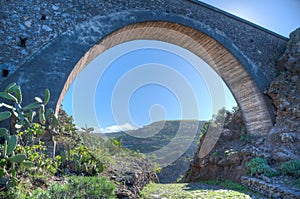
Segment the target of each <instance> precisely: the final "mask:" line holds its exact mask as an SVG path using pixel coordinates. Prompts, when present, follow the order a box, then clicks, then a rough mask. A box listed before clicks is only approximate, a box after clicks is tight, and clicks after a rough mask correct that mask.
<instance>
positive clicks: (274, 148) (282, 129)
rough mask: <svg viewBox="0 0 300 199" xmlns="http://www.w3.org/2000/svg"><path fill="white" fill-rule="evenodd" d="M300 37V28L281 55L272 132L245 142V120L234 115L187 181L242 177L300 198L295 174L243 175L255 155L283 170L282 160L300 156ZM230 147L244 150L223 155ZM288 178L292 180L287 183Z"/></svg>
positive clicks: (259, 187)
mask: <svg viewBox="0 0 300 199" xmlns="http://www.w3.org/2000/svg"><path fill="white" fill-rule="evenodd" d="M299 41H300V29H297V30H296V31H295V32H293V33H291V39H290V41H289V43H288V48H287V50H286V52H285V53H284V55H283V56H282V57H281V58H280V61H279V65H281V66H280V67H281V69H280V70H281V71H280V72H281V74H279V75H278V77H277V78H275V79H274V81H273V82H272V83H271V85H270V88H269V89H268V92H267V93H268V94H269V96H270V97H271V99H272V100H273V102H274V105H275V107H276V109H277V112H276V113H277V114H276V116H277V117H276V124H275V125H274V126H273V127H272V128H271V130H270V131H269V134H268V135H266V136H263V137H260V138H258V139H255V140H253V139H251V140H249V141H250V142H248V143H246V144H244V145H241V143H240V142H238V141H237V139H238V137H240V136H243V134H241V127H242V126H243V123H242V120H241V117H240V119H238V117H237V118H233V120H232V121H231V123H229V124H228V125H227V126H225V129H223V131H222V135H221V137H220V139H219V141H218V142H217V144H216V145H215V147H214V149H213V151H212V152H211V153H210V154H209V155H208V156H207V157H204V158H199V157H198V156H197V154H196V155H195V158H194V161H193V162H192V163H191V167H190V169H189V170H188V172H187V173H186V175H185V178H184V180H185V181H188V182H189V181H192V182H195V181H199V180H208V179H215V178H216V177H219V178H225V179H232V180H235V181H240V180H241V182H242V183H243V184H244V185H246V186H249V188H251V189H253V190H256V191H259V192H261V193H263V194H265V195H266V196H268V197H272V198H300V190H299V188H296V187H293V188H291V184H292V185H295V180H296V179H294V178H289V177H286V176H279V177H272V178H267V177H265V176H263V175H260V176H256V178H253V177H242V178H241V176H242V175H245V174H246V168H245V162H247V161H249V160H250V158H253V157H262V158H265V159H266V160H267V162H268V164H269V165H270V166H271V167H272V168H273V169H276V170H277V171H280V166H281V164H282V163H284V162H287V161H289V160H299V159H300V150H299V149H300V117H299V109H300V101H299V100H300V92H299V91H300V82H299V71H298V69H297V66H296V65H297V63H298V61H297V60H299V59H300V54H299V52H300V46H299ZM291 57H292V59H290V58H291ZM291 60H292V61H291ZM280 67H278V68H280ZM237 116H238V115H237ZM233 132H234V133H233ZM234 135H235V137H234ZM236 136H237V137H236ZM241 138H242V137H240V139H239V140H241ZM232 143H235V144H234V145H233V144H232ZM201 144H202V143H200V147H201ZM226 148H231V149H234V150H233V151H236V150H240V152H239V153H236V156H235V154H233V156H228V157H226V156H225V155H223V154H224V153H225V152H226V150H225V149H226ZM229 157H230V158H229ZM228 171H230V172H228ZM230 174H231V175H230ZM257 178H259V179H257ZM281 178H283V179H281ZM280 179H281V180H280ZM287 181H288V182H290V184H287V183H284V182H287Z"/></svg>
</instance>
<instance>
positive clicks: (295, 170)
mask: <svg viewBox="0 0 300 199" xmlns="http://www.w3.org/2000/svg"><path fill="white" fill-rule="evenodd" d="M280 169H281V172H282V173H283V174H284V175H290V176H293V177H295V178H299V179H300V160H290V161H288V162H284V163H283V164H281V167H280ZM299 179H298V181H299Z"/></svg>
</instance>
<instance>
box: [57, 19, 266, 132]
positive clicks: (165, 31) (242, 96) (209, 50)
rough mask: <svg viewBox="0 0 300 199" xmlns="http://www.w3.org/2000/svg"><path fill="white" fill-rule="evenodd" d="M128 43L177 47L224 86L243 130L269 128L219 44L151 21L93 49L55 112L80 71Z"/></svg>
mask: <svg viewBox="0 0 300 199" xmlns="http://www.w3.org/2000/svg"><path fill="white" fill-rule="evenodd" d="M132 40H159V41H164V42H168V43H172V44H175V45H178V46H181V47H183V48H185V49H187V50H189V51H191V52H193V53H194V54H196V55H197V56H199V57H200V58H201V59H203V60H204V61H205V62H207V63H208V64H209V65H210V66H211V67H212V68H213V69H214V70H215V71H216V72H217V73H218V74H219V75H220V76H221V78H222V79H223V80H224V81H225V82H226V84H227V85H228V87H229V88H230V90H231V91H232V93H233V95H234V97H235V99H236V100H237V103H238V104H239V106H240V108H241V110H242V113H243V116H244V120H245V123H246V127H247V130H248V131H249V132H250V133H252V134H255V135H256V134H257V135H259V134H262V133H265V132H266V130H267V129H268V128H269V127H270V126H271V125H272V123H271V120H270V115H269V112H268V110H267V108H266V105H265V102H264V99H263V97H262V95H261V93H260V91H259V89H258V87H257V86H256V84H255V82H254V80H253V79H252V78H251V76H250V75H249V73H248V72H247V71H246V69H245V68H244V67H243V66H242V64H241V63H240V62H239V61H238V60H237V59H236V58H235V57H234V56H233V55H232V54H231V53H230V52H229V51H228V50H227V49H226V48H225V47H224V46H222V45H221V44H220V43H219V42H217V41H216V40H215V39H213V38H211V37H209V36H208V35H206V34H204V33H202V32H200V31H197V30H195V29H192V28H190V27H187V26H183V25H180V24H178V23H171V22H163V21H151V22H142V23H135V24H131V25H127V26H125V27H123V28H121V29H119V30H117V31H115V32H113V33H111V34H110V35H108V36H107V37H105V38H103V39H102V40H101V41H100V42H99V43H98V44H96V45H95V46H93V47H92V48H91V49H90V50H89V51H88V52H87V53H86V54H85V55H84V56H83V57H82V58H81V59H80V61H79V62H78V63H77V64H76V66H75V67H74V69H73V70H72V72H71V73H70V75H69V77H68V79H67V81H66V84H65V85H64V88H63V90H62V92H61V95H60V97H59V100H58V103H57V106H56V110H58V108H59V106H60V104H61V102H62V100H63V97H64V95H65V94H66V92H67V90H68V88H69V86H70V85H71V83H72V82H73V80H74V79H75V78H76V77H77V75H78V74H79V73H80V71H81V70H82V69H83V68H84V67H85V66H86V65H88V63H89V62H91V61H92V60H93V59H94V58H96V56H98V55H99V54H101V53H102V52H104V51H105V50H108V49H109V48H111V47H113V46H116V45H118V44H121V43H125V42H128V41H132Z"/></svg>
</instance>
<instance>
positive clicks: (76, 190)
mask: <svg viewBox="0 0 300 199" xmlns="http://www.w3.org/2000/svg"><path fill="white" fill-rule="evenodd" d="M30 198H31V199H38V198H44V199H50V198H51V199H58V198H59V199H69V198H95V199H97V198H105V199H112V198H115V185H114V184H113V183H112V182H110V181H108V180H107V179H106V178H100V177H78V176H72V177H70V178H69V179H68V182H67V183H66V184H58V183H54V184H52V185H51V187H50V189H49V190H47V191H43V190H42V189H37V190H35V191H34V192H33V193H32V196H31V197H30Z"/></svg>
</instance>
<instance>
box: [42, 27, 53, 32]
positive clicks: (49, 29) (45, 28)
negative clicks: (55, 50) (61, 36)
mask: <svg viewBox="0 0 300 199" xmlns="http://www.w3.org/2000/svg"><path fill="white" fill-rule="evenodd" d="M42 29H44V30H46V31H47V32H50V31H52V28H50V27H49V26H47V25H43V26H42Z"/></svg>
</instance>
